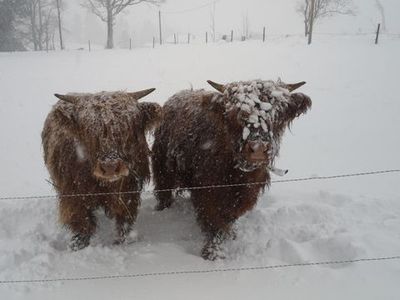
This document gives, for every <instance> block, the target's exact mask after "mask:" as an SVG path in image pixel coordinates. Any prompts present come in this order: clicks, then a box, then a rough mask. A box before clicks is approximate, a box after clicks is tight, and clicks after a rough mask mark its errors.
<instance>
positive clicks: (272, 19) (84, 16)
mask: <svg viewBox="0 0 400 300" xmlns="http://www.w3.org/2000/svg"><path fill="white" fill-rule="evenodd" d="M147 1H148V2H151V1H155V2H163V0H147ZM324 1H326V2H328V1H327V0H324ZM99 2H101V1H98V3H99ZM148 2H146V1H145V2H142V3H139V4H136V5H132V6H128V7H126V8H124V9H123V10H122V12H121V13H119V14H117V15H116V16H115V17H114V23H113V24H114V26H113V41H114V45H111V46H107V48H113V47H114V46H115V47H116V48H128V47H130V46H132V47H142V46H144V45H150V44H151V43H153V39H154V41H155V42H156V43H158V42H159V12H161V24H162V34H163V41H164V42H165V43H173V42H178V43H186V42H187V39H188V34H190V40H191V41H201V42H204V41H205V36H206V33H207V34H208V40H209V41H218V40H220V39H221V38H223V37H224V36H225V37H227V39H230V35H231V31H233V35H234V39H235V40H240V39H242V37H243V36H245V37H246V39H251V38H259V37H260V36H261V35H262V32H263V28H264V27H265V28H266V35H267V39H268V37H269V38H271V37H274V36H286V35H298V34H304V24H305V23H304V16H303V15H302V14H301V13H299V11H298V8H299V6H300V5H301V4H303V5H304V3H307V2H310V1H309V0H246V1H244V0H190V1H189V0H164V2H163V3H162V4H160V5H154V4H150V3H148ZM329 2H338V3H340V2H342V3H349V5H345V9H347V8H349V10H351V11H352V13H351V14H336V13H334V14H332V16H329V17H323V18H319V19H318V20H316V23H315V28H314V32H315V34H324V35H327V34H338V35H342V34H372V33H373V32H375V31H376V28H377V24H378V23H383V26H382V28H381V29H382V31H383V32H384V33H389V34H400V18H399V17H398V15H399V11H400V2H399V1H398V0H329ZM7 3H13V4H7ZM18 3H28V4H25V8H23V9H20V10H19V11H18V14H17V15H16V16H14V17H13V18H11V17H9V14H8V13H7V11H6V9H5V8H4V7H7V5H9V7H12V6H13V5H14V6H18ZM29 3H35V4H34V5H36V10H37V9H38V6H39V7H40V5H42V9H43V7H44V9H43V13H42V14H43V16H38V15H37V14H38V13H37V11H36V12H34V13H33V14H32V12H29V5H31V4H29ZM40 3H42V4H40ZM56 3H57V4H58V5H59V6H61V10H60V15H61V27H62V35H63V40H64V45H65V48H66V49H79V48H85V47H87V45H88V41H89V40H90V42H91V45H92V46H93V47H97V46H98V47H103V48H104V46H105V45H106V42H107V45H108V41H107V23H106V22H103V21H102V20H101V19H100V18H99V17H98V16H97V15H96V14H94V13H93V11H92V10H90V9H89V8H88V7H87V6H89V5H88V3H89V1H88V0H51V1H50V0H48V1H47V0H46V1H45V0H40V1H39V0H29V1H28V0H0V9H3V11H0V35H1V33H2V32H3V38H2V37H1V36H0V43H1V42H2V41H3V47H1V45H0V49H3V51H4V50H5V51H10V50H11V51H12V50H24V49H25V50H46V49H50V50H51V49H57V48H59V47H58V46H59V44H58V40H59V34H58V19H57V14H56V12H57V10H56ZM84 4H86V7H85V6H84ZM10 5H11V6H10ZM379 6H380V8H379ZM2 7H3V8H2ZM24 9H25V10H26V11H25V12H24ZM47 11H48V12H49V16H50V12H51V14H52V15H51V18H47V19H46V12H47ZM35 13H36V15H35ZM21 15H24V17H21ZM32 15H33V18H35V21H34V22H35V23H36V25H35V27H36V29H32V28H33V27H32V25H29V24H30V22H32V21H30V18H31V19H32ZM7 18H9V20H8V19H7ZM42 19H43V20H42ZM46 22H48V24H47V23H46ZM11 23H12V24H13V25H12V26H13V27H14V28H12V27H11V28H10V27H9V24H11ZM42 23H43V24H44V25H43V26H41V24H42ZM39 25H40V27H39ZM2 27H4V28H2ZM29 27H31V29H29ZM32 30H36V31H37V32H39V35H41V36H39V37H33V38H32V32H33V31H32ZM13 31H15V34H14V33H13ZM37 32H36V33H37ZM214 32H215V36H214ZM4 33H6V37H7V34H8V40H7V38H4ZM33 33H34V34H35V32H33ZM45 34H47V35H49V36H48V37H47V38H46V37H45V36H44V35H45ZM15 37H17V41H15ZM10 38H11V39H14V41H13V42H10V40H9V39H10ZM35 39H37V40H42V42H38V41H37V42H36V45H35V43H34V42H33V41H34V40H35ZM43 40H45V41H46V42H45V44H46V45H44V42H43ZM19 41H21V43H22V44H20V42H19ZM5 43H9V44H10V45H11V46H8V47H7V46H4V45H5ZM16 44H17V45H16ZM49 44H50V45H49Z"/></svg>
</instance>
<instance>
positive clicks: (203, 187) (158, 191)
mask: <svg viewBox="0 0 400 300" xmlns="http://www.w3.org/2000/svg"><path fill="white" fill-rule="evenodd" d="M389 173H400V169H391V170H379V171H369V172H358V173H350V174H338V175H329V176H311V177H302V178H292V179H281V180H272V181H271V182H265V181H262V182H244V183H235V184H219V185H204V186H192V187H180V188H171V189H158V190H152V191H149V190H147V191H146V190H145V191H138V190H132V191H123V192H107V193H87V194H68V195H37V196H9V197H0V201H7V200H36V199H53V198H57V197H63V198H74V197H95V196H110V195H127V194H138V193H139V194H154V193H163V192H179V191H191V190H204V189H220V188H230V187H240V186H253V185H265V184H272V183H274V184H276V183H288V182H303V181H314V180H329V179H339V178H349V177H360V176H369V175H382V174H389Z"/></svg>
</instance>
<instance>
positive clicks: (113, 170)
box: [95, 159, 129, 177]
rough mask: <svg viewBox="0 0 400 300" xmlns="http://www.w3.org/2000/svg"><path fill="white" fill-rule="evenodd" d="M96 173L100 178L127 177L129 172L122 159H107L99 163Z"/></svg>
mask: <svg viewBox="0 0 400 300" xmlns="http://www.w3.org/2000/svg"><path fill="white" fill-rule="evenodd" d="M95 173H96V174H97V175H99V176H100V177H115V176H127V175H128V174H129V170H128V167H127V165H126V164H125V162H124V161H123V160H122V159H107V160H102V161H98V162H97V167H96V172H95Z"/></svg>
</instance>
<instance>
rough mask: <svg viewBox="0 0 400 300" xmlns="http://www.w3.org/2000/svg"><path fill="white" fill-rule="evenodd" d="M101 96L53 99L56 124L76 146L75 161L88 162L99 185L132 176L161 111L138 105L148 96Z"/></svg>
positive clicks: (143, 157)
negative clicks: (57, 123)
mask: <svg viewBox="0 0 400 300" xmlns="http://www.w3.org/2000/svg"><path fill="white" fill-rule="evenodd" d="M152 91H154V89H149V90H145V91H141V92H136V93H125V92H101V93H98V94H68V95H58V94H56V96H57V97H58V98H59V99H61V100H62V101H59V102H58V103H57V104H56V111H57V112H58V113H59V116H60V118H59V120H60V121H61V122H63V124H62V125H63V126H64V127H65V129H66V132H68V134H70V135H72V137H73V138H74V140H75V144H76V157H77V159H78V160H80V161H89V163H90V166H91V172H92V174H93V176H94V177H95V178H97V179H98V180H100V181H102V182H113V181H117V180H119V179H121V178H123V177H125V176H128V175H133V176H136V168H137V166H138V165H140V164H141V163H142V162H144V160H146V161H147V159H148V151H149V150H148V146H147V143H146V139H145V132H146V131H147V130H149V129H151V127H152V126H153V125H154V124H155V123H156V122H157V121H158V119H159V117H160V115H161V108H160V106H159V105H158V104H155V103H138V100H139V99H140V98H141V97H144V96H145V95H147V94H149V93H151V92H152Z"/></svg>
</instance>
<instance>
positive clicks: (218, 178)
mask: <svg viewBox="0 0 400 300" xmlns="http://www.w3.org/2000/svg"><path fill="white" fill-rule="evenodd" d="M209 83H210V84H211V85H212V86H213V87H214V88H215V89H216V90H217V91H218V93H217V92H208V91H204V90H197V91H193V90H189V91H182V92H180V93H178V94H176V95H174V96H172V97H171V98H170V99H169V100H168V101H167V102H166V103H165V105H164V107H163V120H162V121H161V123H160V126H159V127H158V128H157V129H156V131H155V142H154V144H153V156H152V161H153V172H154V175H153V176H154V182H155V188H156V190H163V189H175V188H183V189H184V188H189V190H190V193H191V196H190V197H191V201H192V203H193V206H194V209H195V211H196V214H197V219H198V222H199V225H200V227H201V229H202V230H203V232H204V233H205V234H206V242H205V245H204V247H203V249H202V252H201V255H202V257H203V258H205V259H211V260H213V259H215V258H217V257H218V256H219V255H218V251H217V250H218V249H219V248H220V244H221V243H222V242H223V241H224V239H226V238H227V237H231V236H232V225H233V223H234V222H235V221H236V220H237V219H238V218H239V217H240V216H242V215H243V214H244V213H245V212H247V211H249V210H250V209H252V208H253V207H254V205H255V204H256V201H257V198H258V195H259V194H260V192H261V191H262V190H263V189H264V188H265V186H268V185H269V183H270V171H271V170H274V159H275V158H276V157H277V155H278V153H279V145H280V142H281V138H282V135H283V133H284V131H285V128H287V127H288V126H289V125H290V124H291V122H292V121H293V120H294V119H295V118H296V117H298V116H300V115H301V114H303V113H305V112H306V111H307V110H308V109H309V108H310V107H311V100H310V98H309V97H308V96H306V95H304V94H301V93H291V92H292V91H293V90H295V89H297V88H299V87H300V86H302V85H303V84H304V82H300V83H297V84H285V83H283V82H281V81H280V80H279V81H277V82H274V81H260V80H255V81H249V82H234V83H230V84H226V85H221V84H217V83H214V82H212V81H209ZM255 182H258V183H260V182H261V183H264V182H265V184H249V185H246V183H255ZM235 184H238V186H229V187H215V188H212V187H208V186H215V185H235ZM199 186H200V187H201V186H204V187H206V188H203V189H201V188H200V189H190V187H199ZM157 201H158V203H157V207H156V209H158V210H163V209H165V208H168V207H170V206H171V204H172V203H173V197H172V192H171V191H168V190H167V191H160V192H158V193H157Z"/></svg>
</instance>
